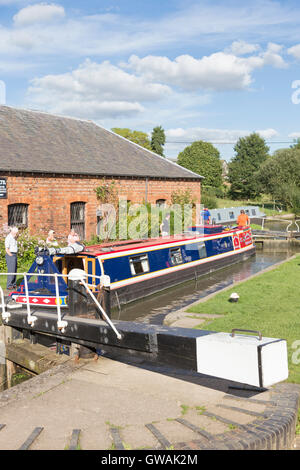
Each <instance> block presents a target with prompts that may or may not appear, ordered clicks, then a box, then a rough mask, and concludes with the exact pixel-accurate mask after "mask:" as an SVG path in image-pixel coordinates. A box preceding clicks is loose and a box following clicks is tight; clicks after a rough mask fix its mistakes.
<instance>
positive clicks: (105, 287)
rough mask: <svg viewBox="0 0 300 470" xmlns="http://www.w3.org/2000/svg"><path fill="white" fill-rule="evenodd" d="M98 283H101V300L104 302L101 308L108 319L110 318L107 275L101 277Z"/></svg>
mask: <svg viewBox="0 0 300 470" xmlns="http://www.w3.org/2000/svg"><path fill="white" fill-rule="evenodd" d="M100 283H101V288H102V291H103V300H104V305H103V308H104V310H105V313H106V315H107V316H108V317H109V318H111V301H110V299H111V297H110V292H111V291H110V277H109V276H107V275H103V276H101V278H100Z"/></svg>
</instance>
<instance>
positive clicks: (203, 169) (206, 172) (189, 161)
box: [177, 140, 222, 188]
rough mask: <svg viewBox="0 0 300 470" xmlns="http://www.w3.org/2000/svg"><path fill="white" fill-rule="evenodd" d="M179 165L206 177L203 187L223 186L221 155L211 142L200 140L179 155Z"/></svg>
mask: <svg viewBox="0 0 300 470" xmlns="http://www.w3.org/2000/svg"><path fill="white" fill-rule="evenodd" d="M177 163H178V164H179V165H181V166H183V167H184V168H187V169H188V170H191V171H193V172H194V173H197V174H199V175H201V176H204V180H203V186H212V187H214V188H219V187H220V186H221V185H222V163H221V160H220V153H219V151H218V149H216V148H215V147H214V146H213V145H212V144H210V143H209V142H204V141H203V140H199V141H196V142H193V143H192V144H191V145H189V146H188V147H186V148H185V149H184V150H183V151H182V152H180V154H179V155H178V159H177Z"/></svg>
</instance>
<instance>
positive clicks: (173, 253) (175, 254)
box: [170, 248, 183, 265]
mask: <svg viewBox="0 0 300 470" xmlns="http://www.w3.org/2000/svg"><path fill="white" fill-rule="evenodd" d="M170 257H171V262H172V264H173V265H174V264H182V263H183V259H182V254H181V249H180V248H171V249H170Z"/></svg>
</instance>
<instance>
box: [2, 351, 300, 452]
mask: <svg viewBox="0 0 300 470" xmlns="http://www.w3.org/2000/svg"><path fill="white" fill-rule="evenodd" d="M234 385H236V384H233V383H231V382H228V381H224V380H219V379H216V378H213V377H207V376H201V375H200V374H196V373H192V372H187V371H182V370H176V369H171V368H166V367H160V366H157V365H156V366H155V365H153V364H149V363H147V362H145V361H144V359H140V360H137V359H135V360H134V361H133V360H132V359H130V357H127V358H125V357H112V356H110V357H109V356H104V357H100V358H99V359H98V361H94V360H92V359H80V360H79V362H78V363H75V361H74V360H73V359H72V360H69V361H66V362H65V363H64V364H61V365H58V366H56V367H54V368H52V369H49V370H48V371H46V372H44V373H42V374H40V375H39V376H36V377H34V378H33V379H31V380H29V381H27V382H24V383H22V384H20V385H18V386H16V387H13V388H11V389H9V390H6V391H5V392H2V393H1V394H0V408H1V413H0V414H1V423H0V449H1V450H7V449H12V450H17V449H21V448H24V446H25V447H26V448H27V449H30V450H63V449H76V448H77V449H82V450H114V449H115V450H120V451H126V450H137V449H138V450H141V449H159V450H161V449H172V450H190V451H198V450H222V449H226V450H243V449H252V450H257V449H267V450H273V449H292V448H293V449H297V448H299V447H298V446H299V440H298V439H297V440H295V426H296V419H297V410H298V400H299V393H300V387H299V386H297V385H293V384H286V383H281V384H278V385H277V386H275V387H272V388H270V389H268V390H264V391H260V390H256V391H254V390H253V389H250V390H247V389H245V388H244V389H241V390H237V389H235V388H231V387H234ZM242 388H243V387H242ZM1 425H2V426H1ZM22 446H23V447H22Z"/></svg>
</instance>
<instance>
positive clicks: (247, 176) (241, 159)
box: [228, 133, 269, 199]
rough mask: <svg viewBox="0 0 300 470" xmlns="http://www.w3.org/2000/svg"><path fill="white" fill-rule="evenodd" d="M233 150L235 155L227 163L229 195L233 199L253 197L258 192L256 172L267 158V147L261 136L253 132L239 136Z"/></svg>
mask: <svg viewBox="0 0 300 470" xmlns="http://www.w3.org/2000/svg"><path fill="white" fill-rule="evenodd" d="M234 151H235V153H236V155H235V157H234V158H233V159H232V161H231V162H230V163H229V165H228V180H229V182H230V183H231V188H230V196H231V197H232V198H233V199H245V198H246V199H247V198H254V197H256V196H258V195H259V194H260V186H259V184H258V180H257V172H258V171H259V169H260V167H261V165H262V164H263V163H264V162H265V161H266V160H267V158H268V152H269V147H268V146H267V145H266V143H265V140H264V139H263V138H262V137H260V136H259V135H258V134H256V133H253V134H251V135H249V136H247V137H241V138H240V139H239V140H238V142H237V143H236V145H235V147H234Z"/></svg>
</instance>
